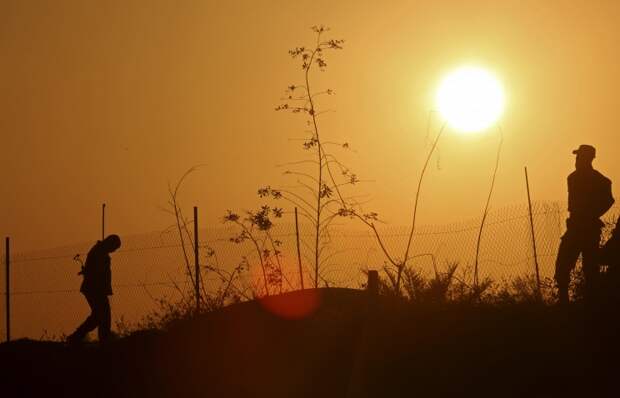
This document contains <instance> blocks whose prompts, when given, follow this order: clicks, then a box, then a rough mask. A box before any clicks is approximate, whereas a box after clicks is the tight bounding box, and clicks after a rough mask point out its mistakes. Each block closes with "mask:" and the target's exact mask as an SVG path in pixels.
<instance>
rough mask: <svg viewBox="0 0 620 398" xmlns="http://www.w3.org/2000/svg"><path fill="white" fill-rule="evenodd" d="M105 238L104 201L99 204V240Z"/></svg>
mask: <svg viewBox="0 0 620 398" xmlns="http://www.w3.org/2000/svg"><path fill="white" fill-rule="evenodd" d="M103 239H105V203H104V204H102V205H101V240H103Z"/></svg>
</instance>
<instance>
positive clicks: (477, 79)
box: [437, 67, 504, 133]
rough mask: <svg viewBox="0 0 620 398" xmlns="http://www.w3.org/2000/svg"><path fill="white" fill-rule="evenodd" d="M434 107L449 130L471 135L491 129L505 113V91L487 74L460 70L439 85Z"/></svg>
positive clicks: (465, 69)
mask: <svg viewBox="0 0 620 398" xmlns="http://www.w3.org/2000/svg"><path fill="white" fill-rule="evenodd" d="M437 106H438V108H439V113H440V114H441V116H442V117H443V119H444V120H446V121H447V122H448V125H450V127H452V128H453V129H455V130H457V131H459V132H463V133H473V132H476V131H481V130H484V129H486V128H488V127H490V126H491V125H493V123H495V122H496V121H497V119H499V117H500V116H501V114H502V112H503V110H504V91H503V89H502V86H501V84H500V83H499V81H498V80H497V79H496V78H495V77H494V76H493V75H492V74H491V73H489V72H488V71H486V70H484V69H481V68H478V67H463V68H459V69H457V70H455V71H453V72H452V73H450V74H449V75H448V76H446V78H444V80H443V81H442V82H441V85H440V86H439V90H438V91H437Z"/></svg>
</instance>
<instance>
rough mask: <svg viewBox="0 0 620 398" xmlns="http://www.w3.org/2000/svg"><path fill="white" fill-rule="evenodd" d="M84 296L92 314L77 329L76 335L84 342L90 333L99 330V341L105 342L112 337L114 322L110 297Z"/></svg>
mask: <svg viewBox="0 0 620 398" xmlns="http://www.w3.org/2000/svg"><path fill="white" fill-rule="evenodd" d="M84 296H85V297H86V301H88V305H89V306H90V311H91V312H90V315H89V316H88V318H86V320H85V321H84V323H82V324H81V325H80V326H79V327H78V328H77V330H76V331H75V333H74V335H75V337H77V338H78V339H79V340H82V339H83V338H84V337H86V335H87V334H88V333H89V332H90V331H92V330H94V329H95V328H98V329H97V332H98V334H99V341H105V340H107V339H108V337H109V336H110V327H111V321H112V319H111V312H110V301H109V300H108V296H107V295H99V294H84Z"/></svg>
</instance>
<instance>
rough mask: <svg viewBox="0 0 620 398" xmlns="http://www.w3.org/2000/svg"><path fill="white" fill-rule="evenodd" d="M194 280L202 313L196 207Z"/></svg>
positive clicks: (196, 211)
mask: <svg viewBox="0 0 620 398" xmlns="http://www.w3.org/2000/svg"><path fill="white" fill-rule="evenodd" d="M194 266H195V268H194V276H195V277H194V280H195V282H196V313H198V312H199V311H200V266H199V262H198V207H197V206H194Z"/></svg>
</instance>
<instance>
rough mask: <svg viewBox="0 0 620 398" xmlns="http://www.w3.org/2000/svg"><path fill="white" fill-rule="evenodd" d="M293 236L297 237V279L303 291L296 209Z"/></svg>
mask: <svg viewBox="0 0 620 398" xmlns="http://www.w3.org/2000/svg"><path fill="white" fill-rule="evenodd" d="M295 236H296V237H297V262H298V263H299V279H300V280H301V290H304V272H303V270H302V269H301V250H300V249H299V221H298V220H297V207H296V208H295Z"/></svg>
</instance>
